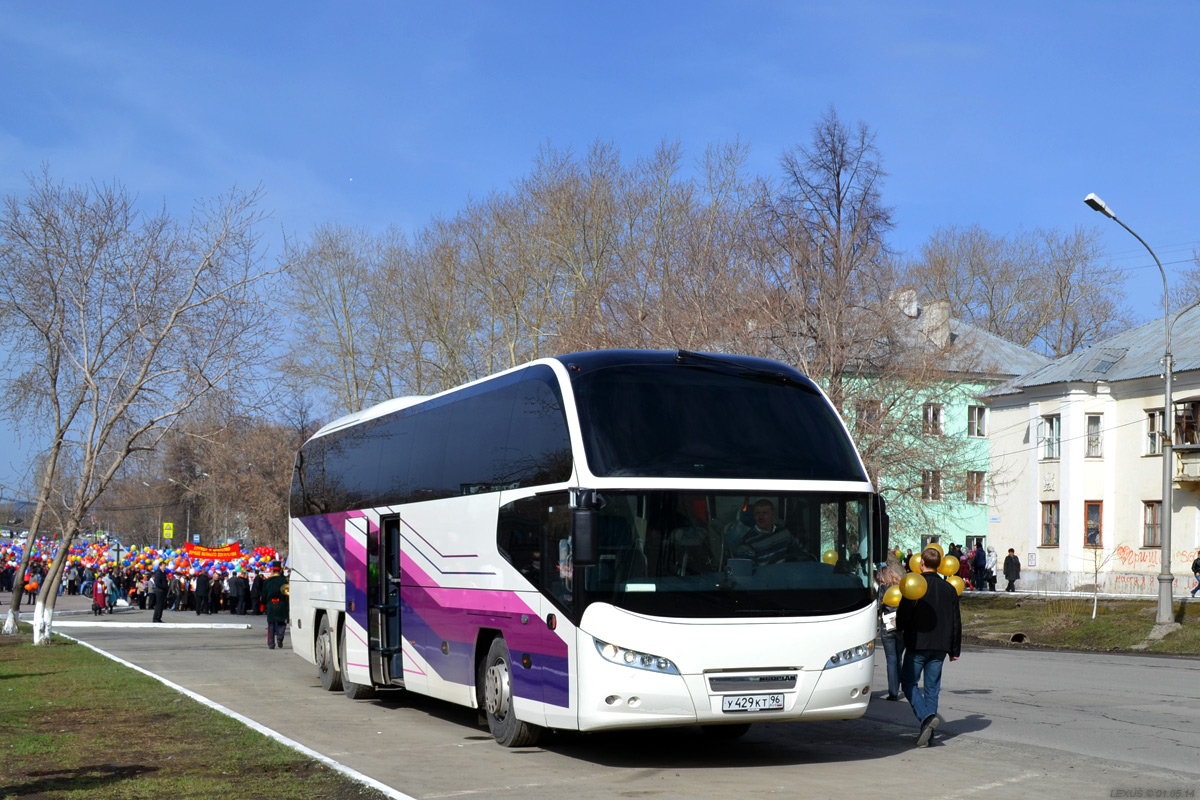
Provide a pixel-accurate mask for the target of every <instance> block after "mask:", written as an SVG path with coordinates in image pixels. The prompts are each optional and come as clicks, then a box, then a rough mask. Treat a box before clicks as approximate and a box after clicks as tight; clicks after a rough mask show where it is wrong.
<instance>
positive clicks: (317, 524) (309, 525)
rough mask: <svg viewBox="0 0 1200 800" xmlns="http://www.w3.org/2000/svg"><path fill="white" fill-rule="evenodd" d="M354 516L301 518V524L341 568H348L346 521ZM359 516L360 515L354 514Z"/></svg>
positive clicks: (331, 515) (325, 515) (326, 515)
mask: <svg viewBox="0 0 1200 800" xmlns="http://www.w3.org/2000/svg"><path fill="white" fill-rule="evenodd" d="M351 516H352V514H350V513H343V514H324V515H318V516H313V517H301V518H300V520H299V521H300V524H301V525H303V526H304V528H305V530H307V531H308V532H309V534H310V535H311V536H312V537H313V538H314V539H316V540H317V544H319V545H321V547H322V548H324V550H325V552H327V553H329V555H331V556H332V557H333V560H334V561H335V562H337V565H338V566H339V567H342V568H343V569H345V567H346V520H348V519H349V518H350V517H351ZM353 516H358V514H353Z"/></svg>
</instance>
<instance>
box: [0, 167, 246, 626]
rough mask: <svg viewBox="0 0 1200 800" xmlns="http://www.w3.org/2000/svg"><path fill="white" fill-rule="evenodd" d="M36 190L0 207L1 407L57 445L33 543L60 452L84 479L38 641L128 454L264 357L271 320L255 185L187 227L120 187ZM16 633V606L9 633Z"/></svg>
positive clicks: (47, 182)
mask: <svg viewBox="0 0 1200 800" xmlns="http://www.w3.org/2000/svg"><path fill="white" fill-rule="evenodd" d="M29 183H30V187H29V192H28V194H27V195H26V196H25V197H24V198H22V197H18V196H9V197H8V198H6V200H5V203H4V207H3V212H2V213H0V267H2V268H0V303H3V306H2V309H3V310H2V313H3V322H4V325H3V326H2V328H3V330H2V331H0V336H2V337H3V342H4V344H5V345H7V348H8V350H7V352H8V359H7V365H6V366H7V367H8V375H9V376H10V377H8V378H7V379H6V380H5V385H6V389H8V391H7V392H6V393H5V395H4V397H5V402H6V407H5V410H6V411H7V412H8V413H9V414H10V415H18V414H19V415H20V417H21V419H22V420H23V424H27V425H28V424H30V423H31V422H36V423H40V424H42V425H43V426H44V431H45V433H44V437H45V438H44V441H46V443H47V444H46V448H45V455H46V457H45V460H44V462H43V463H44V465H45V466H44V467H43V470H42V477H41V483H40V486H39V491H38V497H37V511H35V513H34V519H33V521H32V522H31V525H30V534H29V535H30V541H31V542H32V540H33V538H34V537H35V536H37V535H38V529H39V527H40V525H41V524H42V520H43V518H44V516H45V509H46V507H47V506H48V504H49V502H50V500H51V495H52V490H53V484H54V481H55V477H56V475H58V474H59V470H60V461H61V459H62V457H63V455H64V453H66V454H69V456H70V458H71V461H72V463H73V464H74V465H75V467H76V472H75V473H74V474H76V475H77V478H76V479H75V480H74V481H73V482H72V485H71V486H70V487H68V493H67V496H66V497H65V498H64V501H65V502H64V503H63V506H64V508H65V510H66V512H65V518H64V520H63V527H62V531H61V540H60V545H59V548H58V553H57V555H56V556H55V558H54V561H53V563H52V564H51V566H50V569H49V573H48V575H47V580H46V581H45V582H44V583H43V585H42V588H41V589H40V590H39V594H38V599H37V602H36V605H35V610H34V641H35V642H43V641H46V640H47V639H48V636H49V634H50V628H51V620H52V618H53V609H54V602H55V599H56V597H57V587H58V584H59V582H60V581H61V578H62V573H63V568H64V565H65V563H66V558H67V551H68V549H69V546H70V544H71V542H72V541H73V540H74V539H75V537H76V536H77V535H78V533H79V531H80V528H81V524H82V521H83V520H84V518H85V516H86V515H87V514H88V511H89V509H91V508H93V507H94V506H96V505H97V504H98V503H99V502H100V498H101V497H102V495H103V493H104V491H105V490H106V489H107V488H108V486H109V485H110V484H111V482H112V481H113V479H114V478H115V477H116V476H117V475H118V473H119V471H120V470H121V468H122V466H123V465H124V464H125V462H126V460H127V459H128V458H130V456H132V455H134V454H137V453H142V452H147V451H151V450H153V449H154V448H155V447H156V446H157V445H158V443H159V442H160V441H161V440H162V438H163V436H164V435H165V434H166V433H167V432H168V431H169V430H170V429H171V427H172V426H173V425H174V424H175V423H176V421H177V420H178V419H179V418H180V416H181V415H182V414H184V413H185V412H186V411H187V410H188V409H189V408H191V407H192V406H194V405H195V404H196V403H197V402H198V401H199V400H200V399H201V398H203V397H204V396H205V395H207V394H208V393H210V392H212V391H214V390H215V389H216V388H218V387H221V386H229V385H231V384H234V383H236V382H237V381H238V380H239V379H241V378H242V377H243V374H244V373H245V372H246V371H247V369H248V368H249V366H250V365H252V364H256V363H259V362H260V361H261V359H262V357H263V354H264V350H265V348H266V346H267V344H268V331H267V329H266V327H265V323H266V321H267V320H268V319H269V315H268V314H266V313H264V310H263V303H262V301H261V299H260V297H259V296H258V295H257V292H256V290H257V286H258V284H259V282H260V281H261V280H262V279H263V278H264V277H266V276H267V275H269V274H270V272H269V271H267V270H263V269H262V268H261V266H260V251H259V248H258V243H257V239H256V235H255V225H256V223H257V222H259V221H260V220H261V214H260V213H259V212H258V211H257V210H256V206H257V203H258V197H259V192H258V191H252V192H249V193H241V192H237V191H234V192H231V193H230V194H229V195H227V196H225V197H223V198H220V199H218V200H215V201H212V202H210V203H207V204H201V205H199V206H198V207H197V208H196V209H195V211H194V213H193V215H192V218H191V220H190V222H189V223H187V224H182V225H181V224H179V223H177V222H176V221H174V220H173V219H172V218H170V217H169V216H168V215H167V214H166V213H160V214H158V215H155V216H151V217H142V216H140V215H139V213H138V212H137V210H136V208H135V202H134V199H133V198H132V197H131V196H130V195H129V194H128V193H127V192H126V191H125V190H124V189H123V188H121V187H118V186H93V187H65V186H63V185H61V184H58V183H55V182H53V181H52V180H51V178H50V175H49V171H48V169H44V170H43V171H42V173H41V174H40V175H38V176H35V177H32V178H31V179H30V182H29ZM29 549H30V548H26V551H27V552H28V550H29ZM15 629H16V608H15V605H14V608H13V609H12V610H11V611H10V613H9V617H8V621H7V623H6V625H5V628H4V630H5V632H6V633H11V632H14V631H15Z"/></svg>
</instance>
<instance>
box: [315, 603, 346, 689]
mask: <svg viewBox="0 0 1200 800" xmlns="http://www.w3.org/2000/svg"><path fill="white" fill-rule="evenodd" d="M315 655H316V659H315V660H316V662H317V675H318V677H320V679H321V688H322V689H324V690H325V691H327V692H336V691H338V690H339V689H341V688H342V674H341V673H340V672H339V671H338V662H337V656H336V655H335V651H334V647H333V631H331V630H330V628H329V617H328V616H322V617H321V625H320V627H319V628H318V629H317V643H316V648H315Z"/></svg>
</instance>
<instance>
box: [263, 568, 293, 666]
mask: <svg viewBox="0 0 1200 800" xmlns="http://www.w3.org/2000/svg"><path fill="white" fill-rule="evenodd" d="M263 602H264V603H265V604H266V606H267V649H268V650H274V649H275V648H276V647H279V648H282V647H283V635H284V633H285V632H286V631H287V623H288V614H289V609H288V582H287V578H285V577H283V569H282V567H280V566H279V564H278V563H274V562H273V563H272V564H271V577H269V578H267V580H266V581H265V582H264V583H263Z"/></svg>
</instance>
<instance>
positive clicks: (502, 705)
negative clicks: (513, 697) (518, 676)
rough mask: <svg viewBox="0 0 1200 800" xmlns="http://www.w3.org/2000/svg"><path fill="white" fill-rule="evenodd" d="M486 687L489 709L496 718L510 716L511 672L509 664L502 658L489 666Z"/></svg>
mask: <svg viewBox="0 0 1200 800" xmlns="http://www.w3.org/2000/svg"><path fill="white" fill-rule="evenodd" d="M487 676H488V679H487V685H486V687H485V693H486V696H487V697H486V699H487V710H488V713H489V714H491V715H492V716H493V717H495V718H496V719H504V718H505V717H506V716H508V698H509V674H508V664H507V663H506V662H505V661H503V660H501V661H497V662H496V663H495V664H492V666H490V667H488V671H487Z"/></svg>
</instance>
